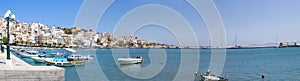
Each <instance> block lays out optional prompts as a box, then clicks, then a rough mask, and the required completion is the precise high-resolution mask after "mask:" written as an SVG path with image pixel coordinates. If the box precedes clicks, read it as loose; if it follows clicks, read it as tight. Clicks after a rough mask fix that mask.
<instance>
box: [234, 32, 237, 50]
mask: <svg viewBox="0 0 300 81" xmlns="http://www.w3.org/2000/svg"><path fill="white" fill-rule="evenodd" d="M234 43H235V47H237V34H235V40H234Z"/></svg>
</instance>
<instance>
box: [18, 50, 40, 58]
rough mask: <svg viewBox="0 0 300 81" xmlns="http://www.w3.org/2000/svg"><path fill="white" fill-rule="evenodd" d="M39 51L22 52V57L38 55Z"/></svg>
mask: <svg viewBox="0 0 300 81" xmlns="http://www.w3.org/2000/svg"><path fill="white" fill-rule="evenodd" d="M38 56H40V55H39V52H38V51H26V52H25V53H23V54H21V57H22V58H30V57H38Z"/></svg>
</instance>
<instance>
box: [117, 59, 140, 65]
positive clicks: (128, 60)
mask: <svg viewBox="0 0 300 81" xmlns="http://www.w3.org/2000/svg"><path fill="white" fill-rule="evenodd" d="M142 61H143V59H139V58H119V59H118V62H119V64H138V63H142Z"/></svg>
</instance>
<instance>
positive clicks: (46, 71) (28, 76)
mask: <svg viewBox="0 0 300 81" xmlns="http://www.w3.org/2000/svg"><path fill="white" fill-rule="evenodd" d="M10 57H11V60H6V51H5V52H4V53H0V81H64V73H65V72H64V68H60V67H56V66H32V65H30V64H27V63H26V62H24V61H23V60H21V59H20V58H18V57H16V56H15V55H14V54H12V53H11V54H10Z"/></svg>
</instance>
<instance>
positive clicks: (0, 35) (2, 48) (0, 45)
mask: <svg viewBox="0 0 300 81" xmlns="http://www.w3.org/2000/svg"><path fill="white" fill-rule="evenodd" d="M0 38H1V40H0V47H1V53H3V52H4V47H3V46H2V40H3V38H2V32H1V33H0Z"/></svg>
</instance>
